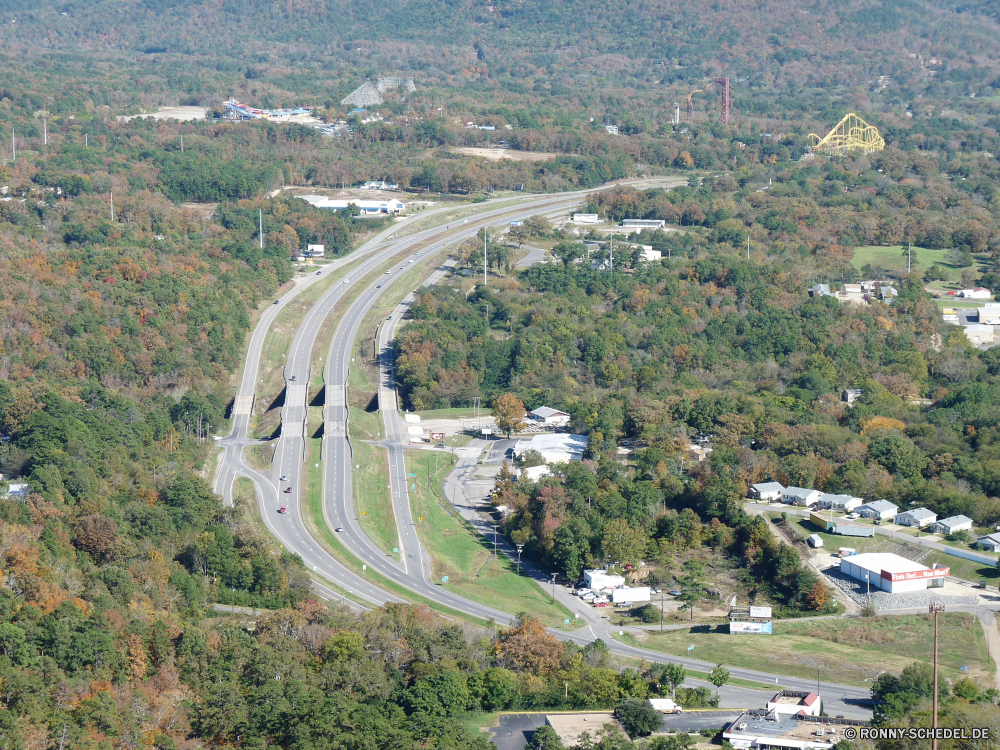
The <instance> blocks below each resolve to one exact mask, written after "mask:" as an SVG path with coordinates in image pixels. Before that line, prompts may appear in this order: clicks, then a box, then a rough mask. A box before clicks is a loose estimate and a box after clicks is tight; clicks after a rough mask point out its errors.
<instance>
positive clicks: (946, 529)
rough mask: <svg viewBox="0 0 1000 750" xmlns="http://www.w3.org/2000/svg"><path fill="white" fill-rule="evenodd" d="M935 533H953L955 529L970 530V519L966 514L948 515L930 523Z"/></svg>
mask: <svg viewBox="0 0 1000 750" xmlns="http://www.w3.org/2000/svg"><path fill="white" fill-rule="evenodd" d="M931 530H932V531H933V532H934V533H935V534H954V533H955V532H956V531H972V519H971V518H969V517H968V516H949V517H948V518H942V519H941V520H940V521H937V522H936V523H934V524H932V525H931Z"/></svg>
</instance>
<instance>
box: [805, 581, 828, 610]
mask: <svg viewBox="0 0 1000 750" xmlns="http://www.w3.org/2000/svg"><path fill="white" fill-rule="evenodd" d="M829 602H830V590H829V589H828V588H827V587H826V586H824V585H823V583H822V582H821V581H816V583H814V584H813V587H812V588H811V589H809V591H808V593H807V594H806V603H807V604H808V605H809V608H810V609H814V610H817V611H819V610H822V609H823V608H825V607H826V605H827V604H828V603H829Z"/></svg>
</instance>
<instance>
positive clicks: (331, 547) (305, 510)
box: [302, 438, 488, 627]
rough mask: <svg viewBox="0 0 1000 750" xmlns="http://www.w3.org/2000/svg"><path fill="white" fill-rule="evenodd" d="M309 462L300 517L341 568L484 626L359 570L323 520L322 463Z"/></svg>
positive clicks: (313, 448)
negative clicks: (304, 497)
mask: <svg viewBox="0 0 1000 750" xmlns="http://www.w3.org/2000/svg"><path fill="white" fill-rule="evenodd" d="M309 442H310V448H309V450H310V455H318V452H319V450H320V446H319V443H320V440H319V439H318V438H314V439H312V440H310V441H309ZM316 463H319V468H316V467H315V466H313V465H312V464H316ZM312 464H310V466H309V467H308V468H307V470H306V472H305V474H304V475H303V476H304V478H305V482H306V502H305V505H303V506H302V520H303V522H304V523H305V525H306V528H307V529H308V530H309V535H310V536H311V537H313V539H315V540H316V541H317V543H319V544H320V545H322V546H323V548H324V549H326V551H327V552H329V553H330V554H331V555H333V556H334V557H335V558H336V559H337V560H338V561H339V562H340V563H341V564H342V565H343V566H344V567H345V568H347V569H348V570H350V571H351V572H353V573H355V574H356V575H359V576H364V577H365V578H367V579H368V580H369V581H371V582H372V583H373V584H375V585H376V586H378V587H379V588H381V589H383V590H385V591H387V592H389V593H391V594H394V595H395V596H397V597H399V598H400V599H403V600H405V601H409V602H412V603H414V604H423V605H425V606H427V607H429V608H430V609H432V610H434V611H435V612H437V613H438V614H441V615H444V616H446V617H450V618H452V619H458V620H464V621H466V622H471V623H475V624H476V625H481V626H484V627H485V626H487V625H488V623H487V622H486V621H485V620H481V619H480V618H478V617H473V616H472V615H467V614H465V613H464V612H459V611H458V610H456V609H452V608H451V607H446V606H444V605H442V604H438V603H437V602H435V601H433V600H431V599H427V598H426V597H424V596H421V595H420V594H417V593H415V592H413V591H410V590H409V589H408V588H406V587H405V586H400V585H399V584H398V583H395V582H394V581H391V580H389V579H388V578H386V577H385V576H383V575H381V574H379V573H376V572H374V571H372V570H367V571H366V570H363V569H362V567H361V566H362V563H361V561H360V560H359V559H358V558H357V557H355V556H354V554H353V553H351V552H350V551H349V550H348V549H347V548H346V547H345V546H344V545H343V544H342V543H341V541H340V540H339V539H337V536H336V534H335V533H334V532H333V529H331V528H330V527H329V525H328V524H327V523H326V519H325V517H324V516H323V464H322V462H317V461H313V462H312ZM312 575H313V577H314V578H318V579H319V580H321V581H323V582H324V584H325V585H327V586H330V587H331V588H333V589H335V590H337V591H341V588H340V587H339V586H337V585H336V584H333V583H330V582H328V581H327V579H326V578H323V577H322V576H318V575H316V574H315V573H312ZM350 598H352V599H353V600H354V601H357V602H359V603H361V604H364V605H365V606H367V607H374V606H375V605H373V604H371V603H370V602H366V601H365V600H363V599H359V598H357V597H350Z"/></svg>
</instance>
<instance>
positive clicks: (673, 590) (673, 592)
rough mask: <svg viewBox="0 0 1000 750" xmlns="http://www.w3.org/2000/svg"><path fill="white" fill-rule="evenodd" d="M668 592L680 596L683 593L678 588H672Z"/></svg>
mask: <svg viewBox="0 0 1000 750" xmlns="http://www.w3.org/2000/svg"><path fill="white" fill-rule="evenodd" d="M667 593H668V594H670V596H680V595H681V592H680V591H678V590H677V589H670V591H668V592H667Z"/></svg>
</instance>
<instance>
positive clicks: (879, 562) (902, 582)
mask: <svg viewBox="0 0 1000 750" xmlns="http://www.w3.org/2000/svg"><path fill="white" fill-rule="evenodd" d="M840 572H841V573H843V574H844V575H847V576H850V577H851V578H853V579H854V580H856V581H863V582H865V583H866V584H867V585H870V586H871V588H873V589H880V590H882V591H888V592H889V593H890V594H898V593H901V592H904V591H923V590H924V589H926V588H927V587H928V586H933V587H937V586H943V585H944V579H945V578H946V577H947V576H948V575H949V574H950V572H951V571H950V569H949V568H946V567H944V566H943V565H940V564H939V563H935V564H934V567H933V568H928V567H927V566H926V565H921V564H920V563H916V562H913V560H907V559H906V558H905V557H900V556H899V555H894V554H892V553H890V552H866V553H864V554H861V555H851V556H849V557H844V558H841V560H840Z"/></svg>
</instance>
